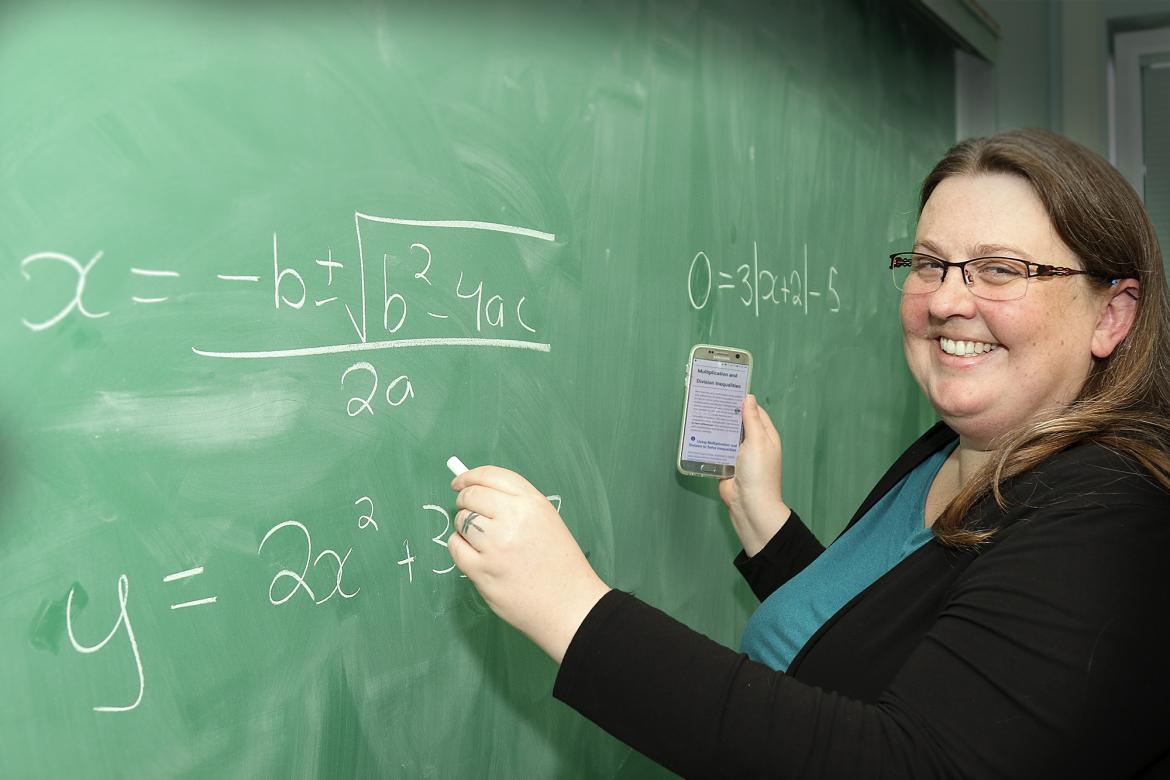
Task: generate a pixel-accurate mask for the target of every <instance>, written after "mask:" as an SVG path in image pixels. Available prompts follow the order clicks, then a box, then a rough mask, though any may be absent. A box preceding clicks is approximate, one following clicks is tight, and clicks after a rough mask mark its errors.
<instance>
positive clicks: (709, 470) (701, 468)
mask: <svg viewBox="0 0 1170 780" xmlns="http://www.w3.org/2000/svg"><path fill="white" fill-rule="evenodd" d="M699 471H705V472H707V473H708V474H716V473H718V472H719V467H718V466H712V465H711V464H709V463H703V464H702V465H700V466H699Z"/></svg>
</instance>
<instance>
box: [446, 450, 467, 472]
mask: <svg viewBox="0 0 1170 780" xmlns="http://www.w3.org/2000/svg"><path fill="white" fill-rule="evenodd" d="M447 468H449V469H451V473H452V474H454V475H455V476H459V475H460V474H462V473H463V472H465V471H467V467H466V466H464V465H463V461H461V460H459V458H457V457H455V456H454V455H452V456H451V457H449V458H447Z"/></svg>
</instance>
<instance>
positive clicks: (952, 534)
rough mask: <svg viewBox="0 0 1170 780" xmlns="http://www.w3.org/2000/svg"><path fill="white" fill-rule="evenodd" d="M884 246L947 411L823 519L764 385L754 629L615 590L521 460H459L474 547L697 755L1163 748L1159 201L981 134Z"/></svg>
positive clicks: (561, 680)
mask: <svg viewBox="0 0 1170 780" xmlns="http://www.w3.org/2000/svg"><path fill="white" fill-rule="evenodd" d="M890 267H891V268H892V269H893V271H894V280H895V285H896V286H897V287H898V289H900V290H901V291H902V293H901V294H902V299H901V324H902V331H903V342H904V348H905V354H906V360H907V363H908V365H909V368H910V371H911V373H912V374H913V375H914V377H915V379H916V380H917V381H918V383H919V385H920V386H921V387H922V389H923V391H924V392H925V394H926V396H927V398H928V399H929V400H930V402H931V404H932V405H933V406H934V408H935V410H936V411H937V413H938V415H939V417H940V418H941V421H940V422H939V423H938V424H936V425H935V426H934V427H932V428H931V429H930V430H929V431H927V432H926V433H925V434H924V435H923V436H922V437H921V438H920V439H919V440H918V441H917V442H915V443H914V444H913V445H911V447H910V448H909V449H908V450H907V451H906V452H905V453H904V454H903V455H902V457H901V458H899V459H898V461H897V462H896V463H895V464H894V465H893V466H892V467H891V468H890V470H889V471H888V472H887V473H886V475H885V476H884V477H883V478H882V479H881V481H880V482H879V483H878V484H877V486H876V487H875V488H874V489H873V491H872V492H871V493H870V495H869V496H868V497H867V498H866V500H865V502H864V503H863V504H862V506H861V508H860V509H858V511H857V513H856V514H855V515H854V517H853V519H852V520H851V521H850V523H849V525H848V527H847V528H846V530H845V532H844V533H842V534H841V536H840V537H838V539H837V540H836V541H835V542H833V544H832V545H830V546H829V547H828V548H824V547H822V546H821V545H820V543H819V542H818V541H817V540H816V538H815V537H813V535H812V534H811V533H810V532H809V530H808V528H807V527H806V526H805V525H804V523H803V522H802V520H801V519H800V518H799V517H798V516H797V515H796V513H795V512H793V511H792V510H791V508H789V507H788V506H787V505H786V504H785V502H784V499H783V497H782V491H781V445H780V436H779V433H778V432H777V431H776V428H775V427H774V426H773V425H772V422H771V419H770V418H769V417H768V415H767V413H766V412H765V411H764V410H763V409H762V408H761V407H760V406H759V405H758V404H757V403H756V401H755V399H754V398H753V397H751V396H749V397H748V400H747V401H746V402H745V404H744V407H743V424H744V442H743V445H742V447H741V449H740V453H739V458H738V460H737V462H736V472H735V477H733V478H731V479H727V480H724V481H723V482H722V483H721V484H720V488H719V492H720V495H721V497H722V498H723V500H724V502H725V503H726V505H727V508H728V513H729V515H730V520H731V523H732V526H733V527H734V529H735V531H736V533H737V534H738V535H739V538H740V540H741V541H742V542H743V552H742V553H741V554H740V556H739V557H738V558H737V559H736V565H737V566H738V567H739V569H740V571H741V573H742V574H743V575H744V577H745V579H746V580H747V582H748V584H749V585H750V587H751V588H752V590H753V592H754V593H755V594H756V595H757V596H758V597H759V598H760V600H761V602H762V603H761V605H760V608H759V609H758V610H757V611H756V613H755V614H754V615H753V616H752V618H751V620H750V621H749V623H748V626H747V630H746V631H745V633H744V638H743V652H741V653H737V652H735V651H733V650H731V649H728V648H724V647H720V646H719V645H717V644H715V643H713V642H711V641H710V640H708V639H707V638H705V637H703V636H700V635H698V634H696V633H695V632H693V631H691V630H689V629H687V628H686V627H685V626H682V625H681V624H679V623H678V622H676V621H674V620H673V619H671V618H669V617H667V616H666V615H664V614H662V613H661V612H659V611H657V610H655V609H653V608H652V607H650V606H648V605H646V604H644V603H642V602H641V601H639V600H638V599H636V598H634V597H633V596H632V595H630V594H626V593H622V592H620V591H617V590H611V589H610V587H609V586H608V585H607V584H605V583H604V582H603V581H602V580H601V579H600V578H599V577H598V576H597V574H596V573H595V572H594V571H593V569H592V568H591V566H590V565H589V562H588V561H587V560H586V558H585V556H584V555H583V554H582V553H581V551H580V549H579V548H578V547H577V545H576V543H575V542H574V541H573V539H572V537H571V536H570V534H569V533H568V531H567V530H566V528H565V526H564V524H563V523H562V522H561V520H560V518H559V517H558V515H557V513H556V511H555V510H553V508H552V507H551V506H550V505H549V504H548V502H547V501H546V500H544V499H543V497H542V496H541V495H540V493H539V492H538V491H536V489H535V488H533V487H532V485H530V484H529V483H528V482H527V481H526V480H525V479H524V478H523V477H521V476H520V475H518V474H514V473H512V472H509V471H506V470H503V469H499V468H495V467H492V466H484V467H480V468H477V469H472V470H471V471H468V472H466V473H464V474H461V475H460V476H458V477H456V478H455V480H454V481H453V482H452V487H453V488H454V489H456V490H458V491H459V498H458V501H457V503H458V505H459V507H460V508H461V513H460V515H459V516H457V518H456V527H457V528H463V531H462V532H461V533H456V534H455V535H453V536H452V537H451V539H450V550H451V554H452V556H453V557H454V559H455V562H456V564H457V565H458V566H459V568H460V569H461V570H462V571H463V572H464V573H466V574H467V576H468V577H470V578H471V579H472V581H473V582H474V583H475V585H476V587H477V588H478V589H479V590H480V592H481V593H482V594H483V596H484V598H485V599H486V601H487V602H488V604H489V605H490V606H491V607H492V609H494V610H495V611H496V612H497V613H498V614H499V615H500V616H502V617H503V618H505V619H506V620H508V621H509V622H511V623H512V624H513V625H515V626H516V627H517V628H519V629H520V630H522V631H523V632H525V633H526V634H527V635H528V636H529V637H531V638H532V639H533V640H534V641H535V642H537V643H538V644H539V645H540V646H541V647H542V648H543V649H544V650H545V651H546V652H548V654H549V655H550V656H552V657H553V658H554V659H555V660H557V661H558V662H560V663H561V669H560V672H559V674H558V677H557V681H556V687H555V689H554V694H555V695H556V696H557V697H558V698H560V699H562V700H563V701H565V702H567V703H568V704H569V705H571V706H572V707H574V708H575V709H577V710H578V711H580V712H581V713H583V714H584V715H586V716H587V717H589V718H591V719H593V720H594V721H596V722H597V723H598V724H600V725H601V726H602V727H603V728H605V729H606V730H608V731H609V732H611V733H612V734H614V735H616V736H618V737H619V738H621V739H623V740H625V741H626V742H628V743H629V744H631V745H633V746H634V747H636V748H638V749H639V750H641V751H643V752H644V753H646V754H647V755H649V756H651V757H652V758H654V759H656V760H658V761H660V762H661V763H663V764H664V765H665V766H667V767H669V768H670V769H673V770H674V771H676V772H679V773H680V774H683V775H686V776H688V777H690V776H701V777H739V776H752V777H755V776H772V777H802V778H803V777H850V778H858V777H877V776H883V777H942V776H945V777H960V776H962V777H1027V778H1031V777H1061V778H1069V777H1085V778H1089V777H1093V778H1096V777H1106V776H1108V777H1122V776H1124V777H1147V778H1152V777H1165V776H1167V775H1168V774H1170V675H1168V674H1166V655H1165V653H1166V650H1165V648H1166V647H1167V646H1170V580H1168V578H1166V577H1165V576H1164V575H1163V573H1162V572H1163V569H1164V567H1165V562H1166V560H1167V558H1168V557H1170V454H1168V453H1170V319H1168V317H1170V307H1168V304H1167V287H1166V279H1165V276H1164V272H1163V268H1162V257H1161V252H1160V250H1159V247H1158V244H1157V240H1156V238H1155V237H1154V232H1153V229H1152V227H1151V225H1150V221H1149V219H1148V218H1147V217H1146V215H1145V212H1144V211H1143V210H1142V207H1141V204H1140V202H1139V201H1138V199H1137V197H1136V195H1135V194H1134V193H1133V191H1132V190H1131V189H1130V188H1129V187H1128V185H1126V184H1125V182H1124V180H1122V178H1121V177H1120V175H1119V174H1118V173H1117V172H1116V171H1115V170H1113V169H1112V168H1111V167H1110V166H1109V165H1108V163H1106V162H1105V161H1104V160H1102V159H1100V158H1099V157H1097V156H1096V155H1093V154H1092V153H1091V152H1089V151H1087V150H1085V149H1083V148H1082V147H1080V146H1077V145H1075V144H1073V143H1071V142H1069V141H1067V140H1065V139H1063V138H1060V137H1058V136H1055V135H1052V134H1050V133H1046V132H1041V131H1016V132H1010V133H1004V134H1000V135H997V136H993V137H990V138H984V139H974V140H971V141H967V142H965V143H962V144H959V145H958V146H956V147H954V148H953V149H952V150H951V151H950V152H949V153H948V154H947V156H946V157H945V158H944V159H943V161H942V162H941V163H939V164H938V166H936V167H935V169H934V170H933V171H932V172H931V174H930V175H929V176H928V177H927V179H926V181H925V184H924V186H923V190H922V210H921V214H920V219H919V224H918V229H917V234H916V237H915V244H914V247H913V252H906V253H901V254H897V255H893V256H892V257H891V259H890ZM956 269H957V270H956ZM469 518H473V519H474V521H475V522H474V526H473V527H471V530H468V525H467V522H468V519H469Z"/></svg>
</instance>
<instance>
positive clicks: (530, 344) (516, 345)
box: [191, 337, 552, 359]
mask: <svg viewBox="0 0 1170 780" xmlns="http://www.w3.org/2000/svg"><path fill="white" fill-rule="evenodd" d="M403 347H499V348H503V349H525V350H532V351H535V352H549V351H550V350H551V349H552V347H551V345H549V344H547V343H544V342H539V341H521V340H517V339H487V338H468V337H454V338H430V339H392V340H390V341H363V342H360V343H357V344H332V345H329V346H324V347H300V348H296V349H269V350H261V351H253V352H212V351H210V350H205V349H197V348H196V347H191V351H192V352H194V353H195V354H196V355H201V356H202V357H212V358H236V359H241V358H242V359H257V358H260V359H262V358H287V357H306V356H309V355H330V354H334V353H339V352H366V351H369V350H380V349H399V348H403Z"/></svg>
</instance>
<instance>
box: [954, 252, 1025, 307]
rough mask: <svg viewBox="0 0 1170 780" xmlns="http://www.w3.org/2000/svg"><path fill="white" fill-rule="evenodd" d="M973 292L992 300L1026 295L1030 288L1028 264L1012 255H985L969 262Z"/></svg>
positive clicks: (968, 269)
mask: <svg viewBox="0 0 1170 780" xmlns="http://www.w3.org/2000/svg"><path fill="white" fill-rule="evenodd" d="M967 273H968V274H969V275H970V278H971V292H973V293H975V294H976V295H978V296H979V297H980V298H986V299H988V300H992V301H1010V300H1014V299H1016V298H1022V297H1024V293H1025V292H1026V291H1027V289H1028V264H1027V263H1025V262H1023V261H1022V260H1014V259H1012V258H1010V257H984V258H981V259H979V260H972V261H971V262H970V263H968V264H967Z"/></svg>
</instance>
